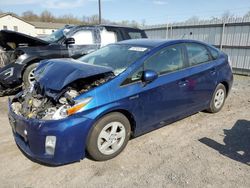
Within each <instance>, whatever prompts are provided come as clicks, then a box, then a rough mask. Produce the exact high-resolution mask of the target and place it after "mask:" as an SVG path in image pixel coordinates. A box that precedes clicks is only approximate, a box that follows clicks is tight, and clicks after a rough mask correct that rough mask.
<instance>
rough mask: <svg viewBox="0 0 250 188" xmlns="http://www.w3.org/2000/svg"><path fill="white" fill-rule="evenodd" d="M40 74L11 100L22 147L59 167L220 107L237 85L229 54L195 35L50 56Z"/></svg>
mask: <svg viewBox="0 0 250 188" xmlns="http://www.w3.org/2000/svg"><path fill="white" fill-rule="evenodd" d="M35 73H36V81H35V84H34V87H32V88H31V89H29V90H25V91H23V92H21V93H19V94H17V95H16V96H15V97H14V98H13V99H12V100H10V102H9V119H10V124H11V126H12V129H13V135H14V138H15V141H16V143H17V145H18V146H19V147H20V148H21V150H23V151H24V152H25V153H26V154H27V155H28V156H30V157H31V158H33V159H35V160H38V161H42V162H45V163H48V164H53V165H59V164H65V163H70V162H73V161H78V160H80V159H82V158H84V157H85V156H86V153H88V154H89V156H91V157H92V158H93V159H95V160H100V161H102V160H108V159H111V158H113V157H115V156H117V155H118V154H119V153H120V152H121V151H122V150H123V149H124V148H125V146H126V144H127V143H128V141H129V139H130V137H131V136H139V135H142V134H144V133H147V132H149V131H152V130H154V129H157V128H159V127H162V126H164V125H166V124H169V123H172V122H174V121H177V120H179V119H182V118H184V117H187V116H190V115H192V114H194V113H197V112H199V111H203V110H208V111H210V112H212V113H216V112H218V111H220V110H221V109H222V107H223V105H224V102H225V100H226V97H227V96H228V94H229V92H230V89H231V87H232V83H233V74H232V70H231V67H230V64H229V61H228V56H227V55H226V54H225V53H223V52H221V51H219V50H218V49H216V48H214V47H212V46H210V45H207V44H205V43H202V42H198V41H190V40H173V41H165V40H155V41H154V40H147V39H139V40H128V41H122V42H119V43H116V44H110V45H107V46H105V47H103V48H101V49H99V50H97V51H95V52H93V53H90V54H88V55H86V56H83V57H81V58H80V59H78V60H73V59H65V58H64V59H54V60H53V59H52V60H45V61H44V62H43V63H40V64H39V66H38V68H37V70H36V72H35ZM176 144H178V143H176ZM127 155H129V153H128V154H127ZM128 157H129V156H128Z"/></svg>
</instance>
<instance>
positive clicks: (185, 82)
mask: <svg viewBox="0 0 250 188" xmlns="http://www.w3.org/2000/svg"><path fill="white" fill-rule="evenodd" d="M188 84H189V81H188V80H181V81H180V82H179V83H178V85H179V87H186V86H187V85H188Z"/></svg>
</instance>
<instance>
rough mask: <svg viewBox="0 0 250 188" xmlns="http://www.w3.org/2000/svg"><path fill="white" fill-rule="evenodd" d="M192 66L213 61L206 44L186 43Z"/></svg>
mask: <svg viewBox="0 0 250 188" xmlns="http://www.w3.org/2000/svg"><path fill="white" fill-rule="evenodd" d="M186 47H187V53H188V59H189V63H190V66H193V65H198V64H201V63H205V62H208V61H211V59H210V55H209V52H208V50H207V49H206V47H205V46H203V45H200V44H195V43H188V44H186Z"/></svg>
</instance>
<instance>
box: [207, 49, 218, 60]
mask: <svg viewBox="0 0 250 188" xmlns="http://www.w3.org/2000/svg"><path fill="white" fill-rule="evenodd" d="M209 51H210V53H211V55H212V57H213V59H218V57H219V52H218V51H217V50H216V49H213V48H211V47H209Z"/></svg>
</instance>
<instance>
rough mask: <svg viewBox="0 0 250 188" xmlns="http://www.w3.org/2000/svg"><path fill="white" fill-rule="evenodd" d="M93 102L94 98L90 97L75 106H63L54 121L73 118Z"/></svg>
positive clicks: (55, 115) (54, 116)
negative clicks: (72, 116)
mask: <svg viewBox="0 0 250 188" xmlns="http://www.w3.org/2000/svg"><path fill="white" fill-rule="evenodd" d="M91 100H92V97H88V98H86V99H84V100H81V101H77V103H76V104H75V105H74V106H69V105H63V106H61V107H60V108H59V109H58V110H57V111H56V112H55V114H54V115H53V119H54V120H59V119H63V118H66V117H68V116H71V115H73V114H76V113H79V112H82V111H83V110H84V107H85V106H86V105H87V104H88V103H89V102H90V101H91Z"/></svg>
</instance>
